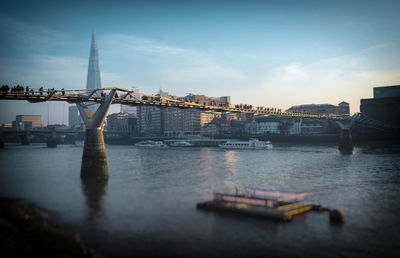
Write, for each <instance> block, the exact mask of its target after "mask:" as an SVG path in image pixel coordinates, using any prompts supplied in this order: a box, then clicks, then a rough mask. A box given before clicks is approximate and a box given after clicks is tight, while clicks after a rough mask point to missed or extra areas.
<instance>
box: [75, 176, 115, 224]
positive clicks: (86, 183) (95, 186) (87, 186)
mask: <svg viewBox="0 0 400 258" xmlns="http://www.w3.org/2000/svg"><path fill="white" fill-rule="evenodd" d="M81 181H82V192H83V194H84V196H85V197H86V205H87V208H88V214H87V216H86V221H87V222H89V223H92V224H95V223H96V222H97V221H98V220H99V219H101V218H103V216H104V210H103V197H104V195H105V193H106V191H105V188H106V186H107V182H108V178H107V179H96V178H81Z"/></svg>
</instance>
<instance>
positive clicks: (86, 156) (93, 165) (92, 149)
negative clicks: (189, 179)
mask: <svg viewBox="0 0 400 258" xmlns="http://www.w3.org/2000/svg"><path fill="white" fill-rule="evenodd" d="M81 177H89V178H93V177H95V178H97V177H103V178H107V177H108V167H107V157H106V147H105V145H104V137H103V129H102V128H96V129H86V136H85V145H84V147H83V155H82V167H81Z"/></svg>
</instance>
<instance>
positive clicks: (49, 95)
mask: <svg viewBox="0 0 400 258" xmlns="http://www.w3.org/2000/svg"><path fill="white" fill-rule="evenodd" d="M111 90H116V91H117V94H116V96H115V98H114V100H113V102H112V103H113V104H122V105H131V106H157V107H160V108H167V107H175V108H181V109H199V110H202V111H215V112H232V113H247V114H259V115H273V116H284V117H300V118H318V119H332V120H343V119H346V118H343V117H341V116H336V115H323V114H313V113H304V112H298V111H297V112H293V111H292V112H285V111H281V110H279V109H276V108H265V107H252V106H251V105H238V104H236V105H225V104H223V103H220V104H218V105H210V104H209V103H198V102H195V101H192V100H187V99H182V98H173V97H162V96H157V95H153V94H146V93H142V92H139V91H137V90H127V89H123V88H118V87H112V88H101V89H77V90H68V89H61V90H60V89H42V88H41V89H33V88H29V90H19V91H7V92H5V91H3V90H2V92H1V94H0V99H10V100H12V99H14V100H27V101H30V102H33V103H35V102H43V101H67V102H69V103H79V102H94V103H101V102H103V100H104V98H105V96H106V95H107V94H108V93H109V92H110V91H111Z"/></svg>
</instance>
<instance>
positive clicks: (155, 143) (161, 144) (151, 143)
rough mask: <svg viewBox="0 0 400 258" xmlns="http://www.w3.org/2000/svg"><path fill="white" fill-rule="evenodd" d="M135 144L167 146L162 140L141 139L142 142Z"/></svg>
mask: <svg viewBox="0 0 400 258" xmlns="http://www.w3.org/2000/svg"><path fill="white" fill-rule="evenodd" d="M135 146H138V147H157V148H160V147H165V146H166V145H165V144H164V143H163V142H161V141H152V140H146V141H141V142H138V143H136V144H135Z"/></svg>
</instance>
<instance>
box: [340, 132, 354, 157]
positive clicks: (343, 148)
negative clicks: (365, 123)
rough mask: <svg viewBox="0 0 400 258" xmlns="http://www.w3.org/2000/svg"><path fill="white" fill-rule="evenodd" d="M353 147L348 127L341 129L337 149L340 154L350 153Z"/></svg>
mask: <svg viewBox="0 0 400 258" xmlns="http://www.w3.org/2000/svg"><path fill="white" fill-rule="evenodd" d="M353 149H354V145H353V140H352V137H351V133H350V129H342V130H341V132H340V140H339V151H340V152H341V153H342V154H352V153H353Z"/></svg>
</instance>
